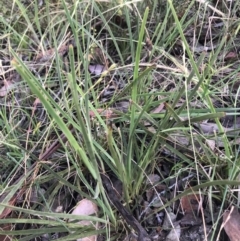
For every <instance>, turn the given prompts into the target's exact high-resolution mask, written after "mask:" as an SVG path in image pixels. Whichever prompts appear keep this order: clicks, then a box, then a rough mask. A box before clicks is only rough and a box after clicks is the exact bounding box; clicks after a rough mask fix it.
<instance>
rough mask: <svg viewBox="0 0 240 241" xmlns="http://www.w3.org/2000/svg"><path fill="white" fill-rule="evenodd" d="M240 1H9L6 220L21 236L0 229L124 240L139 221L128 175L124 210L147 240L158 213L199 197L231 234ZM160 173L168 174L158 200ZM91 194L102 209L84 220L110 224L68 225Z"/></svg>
mask: <svg viewBox="0 0 240 241" xmlns="http://www.w3.org/2000/svg"><path fill="white" fill-rule="evenodd" d="M0 1H1V0H0ZM239 8H240V4H239V3H238V2H234V1H232V2H231V4H230V2H227V3H226V4H225V5H224V4H221V3H216V1H212V2H210V3H207V2H206V3H205V2H204V1H184V2H183V4H179V2H175V1H170V0H169V1H167V2H162V1H160V3H159V1H136V2H134V3H133V2H131V1H125V2H118V3H115V2H104V1H103V2H102V1H89V2H86V1H75V2H74V3H72V1H45V2H44V3H41V4H40V2H39V1H31V2H27V1H26V2H23V1H20V0H16V1H14V3H13V4H12V5H11V6H10V7H8V8H4V9H3V10H2V12H1V13H0V25H1V29H0V31H1V38H0V46H1V50H0V59H1V65H0V96H1V97H0V167H1V168H0V169H1V171H0V180H1V185H0V187H1V189H0V190H1V202H0V215H1V219H0V225H4V224H5V223H8V224H11V230H7V231H5V230H4V231H1V230H0V234H4V235H6V234H7V235H10V236H14V237H16V238H17V239H18V240H22V241H23V240H35V238H37V237H38V238H39V240H41V239H43V237H44V235H45V236H46V237H48V239H49V240H52V239H57V240H76V239H77V238H79V237H80V236H79V235H82V236H81V237H83V236H88V235H90V234H91V235H93V234H99V239H101V240H117V239H119V240H123V239H124V238H125V237H127V236H128V235H130V233H131V232H132V227H130V226H131V225H130V224H129V222H128V221H127V220H126V219H124V217H123V218H122V219H121V220H120V218H119V212H118V210H117V208H116V207H115V206H114V205H112V204H113V203H112V202H111V200H109V198H108V193H107V192H106V190H105V187H104V185H103V182H102V178H101V175H106V176H108V177H109V178H110V179H111V181H112V182H113V185H114V180H117V181H118V182H120V183H121V185H122V189H121V191H120V194H121V201H122V203H123V204H124V207H125V208H126V209H127V210H128V211H130V213H131V214H132V215H133V216H134V217H135V218H136V219H138V221H139V222H140V223H141V225H142V226H143V227H144V228H145V229H146V231H147V232H148V233H149V234H151V233H152V232H153V231H155V230H156V228H155V226H156V225H160V226H161V224H159V223H156V220H155V219H154V217H155V216H154V215H155V214H156V213H158V214H159V213H161V212H162V211H164V213H165V215H168V212H170V211H169V210H170V208H171V210H173V212H176V213H178V211H177V210H178V208H180V206H179V203H178V201H179V200H181V198H182V197H184V196H186V195H187V194H190V193H195V194H199V195H200V196H201V198H202V200H203V202H204V205H205V206H204V208H205V209H209V210H210V215H211V216H212V219H211V231H212V232H211V235H209V240H215V238H216V236H219V237H220V238H221V240H224V233H223V232H221V233H220V231H219V226H220V225H221V222H222V220H221V215H222V213H223V211H224V210H225V209H227V208H228V206H229V205H238V204H239V195H238V193H237V192H233V190H234V189H235V188H237V187H238V185H239V181H238V179H239V178H238V176H239V156H238V152H239V144H238V143H239V138H238V133H239V130H238V129H239V117H238V112H239V103H238V94H239V88H238V86H239V83H238V72H239V60H238V45H239V27H238V22H239V20H238V18H237V17H238V14H239ZM8 9H11V10H8ZM229 53H230V54H231V55H229ZM229 56H230V57H229ZM231 56H233V57H231ZM89 65H92V66H93V67H94V66H97V67H96V68H98V67H99V66H101V67H102V69H103V70H104V71H103V72H101V71H100V74H98V75H95V74H94V73H92V71H90V70H89ZM98 71H99V70H98ZM3 91H4V92H3ZM5 92H6V94H4V93H5ZM53 143H56V145H57V148H55V147H54V146H53ZM52 147H53V151H52V152H51V148H52ZM49 153H50V154H49ZM48 154H49V155H48ZM150 174H156V175H158V176H159V177H160V179H159V181H158V184H155V185H153V184H152V186H151V185H150V186H151V188H152V190H154V191H153V192H154V194H153V200H148V203H147V204H146V198H145V196H146V195H150V194H149V189H151V188H149V183H148V182H147V180H150V179H151V178H150ZM181 180H184V181H181ZM150 183H151V180H150ZM159 185H160V186H161V187H164V188H165V189H164V190H161V191H159V190H158V187H159ZM170 187H171V188H170ZM168 188H169V190H168ZM168 191H169V192H170V193H171V195H168V194H167V192H168ZM82 198H87V199H90V200H92V201H94V202H95V203H96V204H97V205H98V207H99V208H100V210H101V211H100V212H99V217H98V218H96V217H79V216H77V217H75V218H74V219H75V220H82V219H84V218H85V219H86V218H88V219H89V220H91V221H92V222H98V223H99V227H100V228H99V230H92V228H91V227H88V228H86V227H81V228H79V227H78V226H77V224H75V223H71V222H68V220H69V219H70V218H71V214H69V213H70V211H71V209H72V208H73V207H74V206H75V205H76V203H77V202H78V201H79V200H81V199H82ZM144 201H145V206H144V207H143V204H144ZM153 203H158V205H155V206H153V205H152V204H153ZM159 203H161V205H160V204H159ZM59 206H62V211H61V212H60V213H57V212H56V208H57V207H59ZM148 207H151V208H152V209H153V211H152V213H150V214H149V213H147V211H148V209H147V208H148ZM214 209H217V210H218V215H217V216H216V215H215V214H216V211H215V210H214ZM151 219H153V220H155V221H152V223H151V221H149V220H151ZM129 225H130V226H129ZM203 225H209V224H206V223H205V224H203ZM135 231H136V230H135ZM166 233H167V232H166ZM182 238H183V239H184V236H182ZM183 239H182V240H183Z"/></svg>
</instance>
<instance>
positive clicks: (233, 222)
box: [223, 207, 240, 241]
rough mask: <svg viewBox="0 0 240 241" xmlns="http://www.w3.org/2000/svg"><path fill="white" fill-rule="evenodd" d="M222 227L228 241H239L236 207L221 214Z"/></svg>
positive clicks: (238, 222) (239, 221) (238, 219)
mask: <svg viewBox="0 0 240 241" xmlns="http://www.w3.org/2000/svg"><path fill="white" fill-rule="evenodd" d="M223 225H224V230H225V232H226V233H227V235H228V237H229V239H230V241H239V240H240V214H239V212H238V209H237V208H236V207H232V208H231V210H230V211H226V212H225V213H224V214H223Z"/></svg>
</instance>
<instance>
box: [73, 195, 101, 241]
mask: <svg viewBox="0 0 240 241" xmlns="http://www.w3.org/2000/svg"><path fill="white" fill-rule="evenodd" d="M97 212H98V207H97V205H96V204H95V203H93V202H92V201H90V200H88V199H83V200H81V201H80V202H79V203H78V204H77V206H76V207H75V209H74V210H73V211H72V214H74V215H84V216H88V215H92V214H96V215H97ZM78 223H79V224H80V225H81V226H87V225H91V224H92V222H90V221H84V220H83V221H80V222H78ZM92 225H93V224H92ZM93 226H94V228H95V229H97V228H98V227H97V224H96V225H93ZM77 241H97V235H93V236H89V237H85V238H80V239H77Z"/></svg>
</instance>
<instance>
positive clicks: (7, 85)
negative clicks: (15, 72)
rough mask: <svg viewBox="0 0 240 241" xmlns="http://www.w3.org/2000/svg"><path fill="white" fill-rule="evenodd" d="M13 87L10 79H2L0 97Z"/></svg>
mask: <svg viewBox="0 0 240 241" xmlns="http://www.w3.org/2000/svg"><path fill="white" fill-rule="evenodd" d="M12 88H13V82H12V81H11V80H6V81H4V86H3V87H2V88H0V97H5V96H6V95H7V94H8V93H9V92H10V91H11V90H12Z"/></svg>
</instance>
